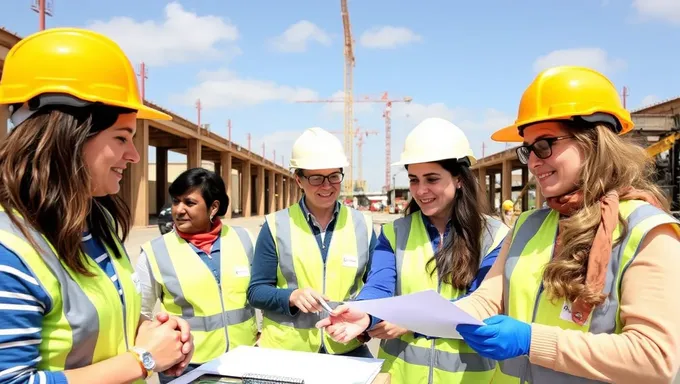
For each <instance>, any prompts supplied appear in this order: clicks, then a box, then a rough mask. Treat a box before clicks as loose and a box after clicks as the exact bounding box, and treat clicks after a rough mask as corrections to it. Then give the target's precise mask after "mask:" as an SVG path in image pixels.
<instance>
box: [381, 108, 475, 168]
mask: <svg viewBox="0 0 680 384" xmlns="http://www.w3.org/2000/svg"><path fill="white" fill-rule="evenodd" d="M464 158H467V159H468V160H469V161H470V165H474V164H475V163H476V162H477V159H476V158H475V156H474V155H473V154H472V148H470V142H469V141H468V139H467V137H466V136H465V134H464V133H463V131H462V130H461V129H460V128H458V127H457V126H456V125H455V124H453V123H451V122H450V121H448V120H444V119H441V118H438V117H431V118H428V119H425V120H423V121H421V122H420V124H418V125H417V126H416V127H415V128H413V130H412V131H411V132H410V133H409V134H408V136H406V143H405V144H404V151H403V152H402V153H401V158H400V159H399V161H398V162H396V163H392V165H393V166H394V165H408V164H417V163H429V162H433V161H440V160H446V159H458V160H461V159H464Z"/></svg>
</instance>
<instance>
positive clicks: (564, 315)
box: [560, 300, 574, 323]
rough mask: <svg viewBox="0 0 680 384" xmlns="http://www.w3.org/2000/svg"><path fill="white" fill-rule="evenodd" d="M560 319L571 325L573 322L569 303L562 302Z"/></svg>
mask: <svg viewBox="0 0 680 384" xmlns="http://www.w3.org/2000/svg"><path fill="white" fill-rule="evenodd" d="M560 319H562V320H565V321H568V322H570V323H573V322H574V320H573V319H572V317H571V303H570V302H568V301H566V300H565V301H564V304H562V311H560Z"/></svg>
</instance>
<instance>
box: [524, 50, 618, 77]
mask: <svg viewBox="0 0 680 384" xmlns="http://www.w3.org/2000/svg"><path fill="white" fill-rule="evenodd" d="M559 65H580V66H585V67H590V68H593V69H595V70H598V71H600V72H602V73H605V74H611V73H614V72H617V71H619V70H621V69H624V68H625V67H626V62H625V61H624V60H623V59H619V58H612V57H610V56H609V55H608V54H607V52H606V51H604V50H603V49H601V48H573V49H559V50H556V51H552V52H550V53H548V54H547V55H544V56H541V57H539V58H538V59H536V61H534V71H536V72H540V71H543V70H545V69H548V68H550V67H555V66H559Z"/></svg>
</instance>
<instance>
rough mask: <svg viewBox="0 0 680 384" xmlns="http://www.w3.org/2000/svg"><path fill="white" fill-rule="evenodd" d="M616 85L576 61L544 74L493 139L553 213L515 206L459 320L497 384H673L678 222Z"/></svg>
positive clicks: (679, 282)
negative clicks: (504, 145)
mask: <svg viewBox="0 0 680 384" xmlns="http://www.w3.org/2000/svg"><path fill="white" fill-rule="evenodd" d="M632 129H633V122H632V120H631V116H630V114H629V113H628V111H626V110H625V109H624V108H623V107H622V106H621V102H620V100H619V95H618V93H617V91H616V88H615V87H614V85H613V84H612V83H611V82H610V81H609V80H608V79H607V78H606V77H604V76H603V75H602V74H600V73H598V72H596V71H594V70H592V69H589V68H583V67H573V66H563V67H556V68H552V69H549V70H547V71H544V72H542V73H540V74H539V75H538V77H536V79H535V80H534V82H533V83H531V85H530V86H529V88H527V90H526V91H525V92H524V95H523V96H522V100H521V102H520V107H519V113H518V118H517V121H516V123H515V124H514V125H512V126H510V127H507V128H504V129H502V130H500V131H498V132H496V133H494V135H493V136H492V138H493V139H494V140H497V141H505V142H522V145H521V146H520V147H518V148H517V155H518V157H519V160H520V161H521V162H522V163H524V164H527V165H528V168H529V171H530V172H531V173H533V174H534V175H535V177H536V180H537V182H538V184H539V185H540V188H541V192H542V193H543V195H544V196H545V197H546V198H547V205H548V207H546V208H543V209H536V210H532V211H528V212H524V213H522V215H521V216H520V217H519V218H518V219H517V222H516V224H515V226H514V229H513V231H512V234H511V235H509V237H508V239H507V241H506V242H505V243H504V246H503V250H502V251H501V253H500V255H499V256H498V260H497V262H496V264H494V266H493V268H492V269H491V271H490V272H489V274H488V276H487V277H486V279H485V280H484V282H483V283H482V285H481V287H480V288H479V289H478V290H476V291H475V292H474V293H473V294H472V295H470V296H468V297H467V298H465V299H463V300H461V301H459V302H458V303H457V304H458V305H459V306H460V307H461V308H463V309H465V310H466V311H468V312H470V313H472V314H474V315H476V316H477V317H478V318H480V319H484V322H485V323H486V324H485V325H483V326H473V325H459V326H458V327H457V330H458V331H459V332H460V334H461V335H462V336H463V339H464V340H465V341H466V342H467V343H468V345H469V346H470V347H472V348H473V349H474V350H475V351H477V352H478V353H480V354H481V355H482V356H485V357H488V358H490V359H495V360H498V361H500V363H499V369H498V371H497V372H496V375H495V376H494V381H493V382H494V383H521V382H533V383H550V382H570V383H571V382H579V383H580V382H584V383H585V382H613V383H618V384H621V383H670V382H671V381H672V380H673V377H674V376H675V374H676V372H677V371H678V367H679V366H680V347H679V346H680V321H678V319H679V318H680V307H679V306H678V305H677V304H676V303H677V292H679V291H680V278H679V277H680V263H679V262H678V255H680V232H679V231H680V223H678V221H676V220H675V219H674V218H673V217H672V216H671V215H670V214H669V213H668V203H667V201H666V199H665V197H664V196H663V195H662V193H661V192H660V190H659V188H657V187H656V186H655V185H654V184H653V183H652V181H650V179H649V176H650V175H651V171H652V167H653V162H652V160H651V159H650V158H649V157H648V156H647V154H646V153H645V151H644V149H643V148H640V147H638V146H636V145H633V144H630V143H628V142H626V140H625V139H624V138H621V137H620V135H622V134H625V133H626V132H629V131H630V130H632Z"/></svg>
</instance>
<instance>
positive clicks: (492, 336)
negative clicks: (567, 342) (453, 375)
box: [456, 315, 531, 361]
mask: <svg viewBox="0 0 680 384" xmlns="http://www.w3.org/2000/svg"><path fill="white" fill-rule="evenodd" d="M484 323H485V325H470V324H460V325H458V326H457V327H456V331H458V333H460V335H461V336H463V340H465V342H466V343H467V345H469V346H470V348H472V349H474V350H475V352H477V353H479V354H480V355H481V356H482V357H486V358H488V359H493V360H498V361H501V360H506V359H511V358H513V357H517V356H522V355H528V354H529V348H530V346H531V325H530V324H527V323H525V322H523V321H519V320H516V319H513V318H512V317H508V316H505V315H497V316H492V317H490V318H488V319H486V320H484Z"/></svg>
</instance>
